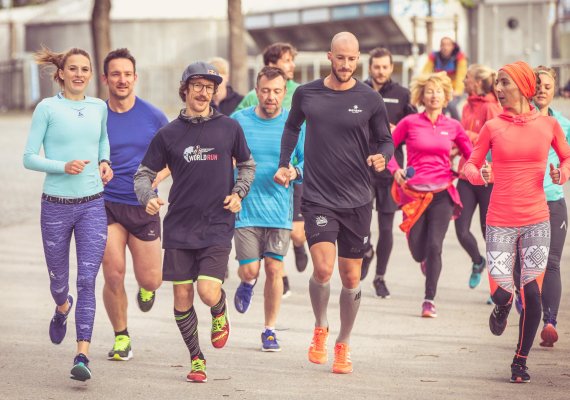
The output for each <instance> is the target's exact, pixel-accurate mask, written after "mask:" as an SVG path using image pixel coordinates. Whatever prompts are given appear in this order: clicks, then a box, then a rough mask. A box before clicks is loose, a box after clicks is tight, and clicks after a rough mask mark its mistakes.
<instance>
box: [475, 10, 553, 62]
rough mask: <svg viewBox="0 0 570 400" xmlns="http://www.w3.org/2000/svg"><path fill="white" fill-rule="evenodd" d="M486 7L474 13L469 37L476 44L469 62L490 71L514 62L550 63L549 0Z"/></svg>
mask: <svg viewBox="0 0 570 400" xmlns="http://www.w3.org/2000/svg"><path fill="white" fill-rule="evenodd" d="M489 3H491V4H488V3H486V4H480V5H479V6H478V9H477V16H476V18H475V21H476V24H477V25H476V32H474V34H473V36H472V37H474V38H476V40H477V44H476V47H475V48H476V50H477V55H476V57H475V59H473V60H472V61H473V62H478V63H481V64H486V65H489V66H490V67H492V68H498V67H500V66H502V65H504V64H507V63H511V62H514V61H517V60H523V61H526V62H528V63H529V64H530V65H533V66H536V65H540V64H548V63H550V62H551V43H552V38H551V29H550V27H551V18H550V15H551V14H550V13H551V2H550V1H549V0H544V1H540V2H539V1H520V2H514V1H513V2H511V3H506V2H502V1H501V2H500V1H496V2H494V3H493V2H489ZM509 21H511V26H509ZM474 28H475V26H474Z"/></svg>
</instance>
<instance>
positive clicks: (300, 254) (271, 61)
mask: <svg viewBox="0 0 570 400" xmlns="http://www.w3.org/2000/svg"><path fill="white" fill-rule="evenodd" d="M296 55H297V49H296V48H295V47H294V46H293V45H292V44H290V43H281V42H278V43H273V44H271V45H269V46H267V47H266V48H265V49H264V50H263V64H264V65H265V66H268V67H276V68H279V69H281V70H282V71H283V72H284V73H285V76H287V92H286V93H285V97H284V98H283V104H282V106H283V108H284V109H286V110H290V109H291V99H292V98H293V94H294V93H295V90H296V89H297V88H298V87H299V84H298V83H297V82H295V81H294V80H293V78H294V75H295V56H296ZM257 104H258V99H257V94H256V93H255V90H252V91H250V92H249V93H248V94H247V95H246V96H245V98H244V99H243V100H242V102H241V103H240V104H239V105H238V106H237V108H236V111H239V110H242V109H244V108H248V107H252V106H255V105H257ZM293 165H294V166H295V165H296V160H293ZM293 187H294V197H293V230H292V231H291V241H292V242H293V252H294V254H295V266H296V267H297V271H299V272H303V271H304V270H305V269H306V268H307V264H308V262H309V257H308V256H307V251H306V250H305V242H306V241H307V239H306V238H305V222H304V219H303V214H302V213H301V196H302V195H303V184H302V183H301V182H294V185H293ZM290 295H291V288H290V286H289V278H288V277H287V271H285V269H284V270H283V298H287V297H289V296H290Z"/></svg>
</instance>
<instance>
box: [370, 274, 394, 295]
mask: <svg viewBox="0 0 570 400" xmlns="http://www.w3.org/2000/svg"><path fill="white" fill-rule="evenodd" d="M372 285H374V290H376V296H377V297H381V298H383V299H389V298H390V292H389V291H388V287H387V286H386V281H385V280H384V279H381V278H379V277H377V278H374V280H373V281H372Z"/></svg>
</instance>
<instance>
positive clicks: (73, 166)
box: [65, 160, 90, 175]
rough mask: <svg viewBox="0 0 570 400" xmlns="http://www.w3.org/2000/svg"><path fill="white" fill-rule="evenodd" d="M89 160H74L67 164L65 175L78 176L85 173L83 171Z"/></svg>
mask: <svg viewBox="0 0 570 400" xmlns="http://www.w3.org/2000/svg"><path fill="white" fill-rule="evenodd" d="M89 163H90V161H89V160H72V161H68V162H66V163H65V173H66V174H69V175H77V174H80V173H82V172H83V169H84V168H85V166H86V165H87V164H89Z"/></svg>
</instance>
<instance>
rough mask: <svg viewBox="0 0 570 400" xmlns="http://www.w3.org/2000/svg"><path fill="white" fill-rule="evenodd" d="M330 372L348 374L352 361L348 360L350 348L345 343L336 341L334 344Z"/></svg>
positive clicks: (350, 370)
mask: <svg viewBox="0 0 570 400" xmlns="http://www.w3.org/2000/svg"><path fill="white" fill-rule="evenodd" d="M332 372H333V373H335V374H350V373H351V372H352V361H351V360H350V348H349V347H348V344H346V343H337V344H336V345H335V346H334V363H333V367H332Z"/></svg>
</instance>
